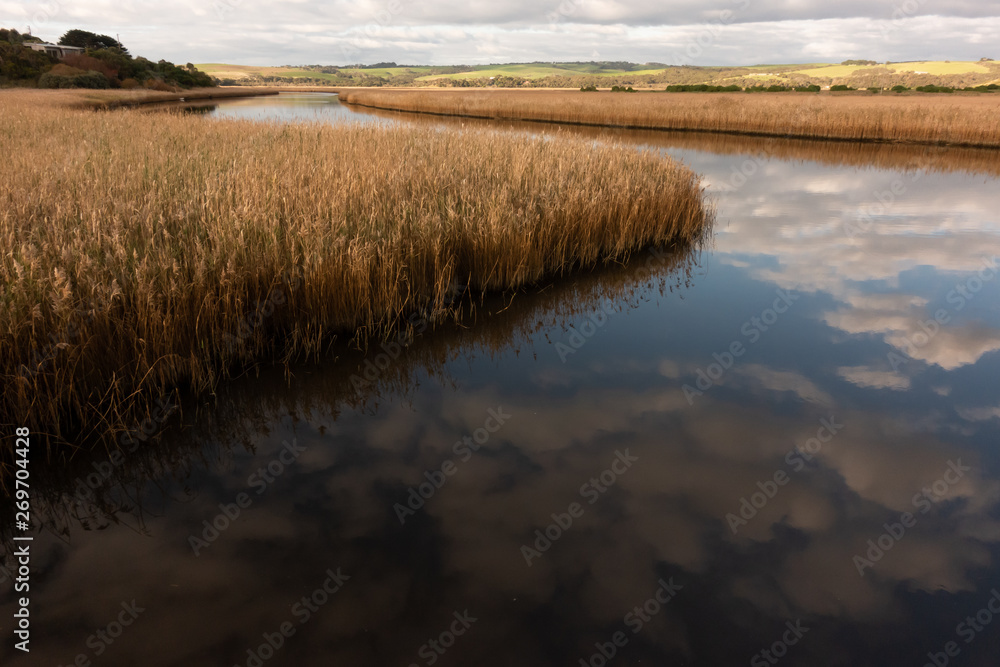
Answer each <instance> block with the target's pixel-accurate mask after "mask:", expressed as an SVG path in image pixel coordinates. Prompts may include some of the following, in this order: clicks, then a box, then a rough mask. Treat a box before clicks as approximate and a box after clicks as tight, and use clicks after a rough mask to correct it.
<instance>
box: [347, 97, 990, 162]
mask: <svg viewBox="0 0 1000 667" xmlns="http://www.w3.org/2000/svg"><path fill="white" fill-rule="evenodd" d="M945 97H946V96H903V97H897V96H891V97H889V96H886V97H882V96H872V95H863V96H858V95H783V94H782V95H779V94H774V95H770V94H764V93H761V94H756V95H747V94H745V93H731V94H730V93H717V94H713V95H703V94H699V93H672V94H669V95H667V94H654V93H645V94H641V95H628V96H620V95H607V94H596V95H581V94H580V93H578V92H576V91H450V90H449V91H408V90H375V89H364V90H344V91H341V93H340V98H341V99H342V100H343V101H345V102H347V103H350V104H359V105H364V106H368V107H373V108H379V109H394V110H398V111H418V112H423V113H435V114H445V115H459V116H470V117H477V118H501V119H510V120H536V121H547V122H560V123H576V124H582V125H603V126H611V127H629V128H635V129H658V130H698V131H707V132H723V133H731V134H747V135H764V136H784V137H795V138H816V139H836V140H847V141H878V142H904V143H927V144H942V145H958V146H985V147H993V148H996V147H1000V98H998V97H995V96H992V95H961V96H954V97H952V96H947V99H946V98H945Z"/></svg>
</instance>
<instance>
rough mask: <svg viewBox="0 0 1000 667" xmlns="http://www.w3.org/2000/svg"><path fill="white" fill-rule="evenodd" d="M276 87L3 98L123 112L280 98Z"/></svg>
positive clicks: (23, 93) (21, 93) (33, 93)
mask: <svg viewBox="0 0 1000 667" xmlns="http://www.w3.org/2000/svg"><path fill="white" fill-rule="evenodd" d="M279 92H280V91H279V90H277V89H274V88H246V87H243V88H194V89H192V90H183V91H180V92H176V93H174V92H166V91H156V90H45V91H38V90H13V89H12V90H7V91H6V92H4V91H0V95H2V96H4V97H8V98H9V100H10V101H12V102H13V103H17V104H33V105H38V106H45V107H64V108H69V109H123V108H128V107H137V106H144V105H147V104H160V103H163V102H178V101H181V100H184V101H191V100H221V99H226V98H231V97H259V96H261V95H277V94H278V93H279Z"/></svg>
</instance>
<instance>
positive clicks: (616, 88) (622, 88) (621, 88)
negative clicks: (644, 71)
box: [611, 86, 635, 93]
mask: <svg viewBox="0 0 1000 667" xmlns="http://www.w3.org/2000/svg"><path fill="white" fill-rule="evenodd" d="M611 92H612V93H634V92H635V90H633V89H632V86H629V87H628V88H626V87H625V86H611Z"/></svg>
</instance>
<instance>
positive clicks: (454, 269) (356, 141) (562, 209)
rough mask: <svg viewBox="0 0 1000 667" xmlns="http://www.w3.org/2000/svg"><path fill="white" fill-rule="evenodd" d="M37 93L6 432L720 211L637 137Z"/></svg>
mask: <svg viewBox="0 0 1000 667" xmlns="http://www.w3.org/2000/svg"><path fill="white" fill-rule="evenodd" d="M43 95H44V93H38V92H33V93H27V92H26V93H3V94H2V95H0V116H2V117H3V118H4V124H3V126H2V127H0V148H2V153H3V155H4V156H5V159H4V160H3V161H0V182H2V183H4V189H3V191H2V193H0V243H2V247H3V248H4V251H3V253H2V255H0V374H2V382H0V429H3V430H9V428H10V427H12V426H15V425H16V426H29V427H31V428H32V430H33V432H41V433H49V434H52V435H54V436H60V437H68V436H71V435H73V434H75V433H79V432H80V430H81V429H94V430H96V431H99V432H101V433H102V434H113V433H114V432H115V431H116V430H118V429H122V428H127V427H129V426H132V425H134V424H135V423H137V421H139V420H141V419H142V418H143V417H144V416H146V415H147V414H148V413H149V410H150V407H151V405H152V403H153V400H154V398H155V397H158V396H162V395H163V394H164V393H167V392H170V391H172V390H173V389H175V388H176V387H186V388H189V389H190V390H193V391H194V392H207V391H211V390H212V388H213V387H214V386H215V384H216V383H217V382H218V380H219V379H220V378H221V377H223V376H224V375H225V374H226V372H227V371H228V370H230V369H232V368H234V367H237V366H239V365H241V364H246V363H252V362H254V361H256V360H259V359H261V358H266V357H272V356H274V355H279V356H285V357H291V356H295V355H303V354H312V353H316V352H318V351H319V350H321V349H322V348H323V346H324V344H325V342H328V341H329V340H330V336H331V335H332V334H346V335H348V336H353V335H358V336H359V338H360V339H361V340H365V339H366V338H369V337H373V336H379V335H381V334H383V333H384V332H386V331H387V330H388V329H389V328H390V327H391V326H393V324H394V323H396V322H398V321H399V320H400V318H403V317H405V316H406V314H407V313H409V312H412V311H415V310H417V309H425V308H430V309H434V308H435V307H440V306H441V305H442V304H444V303H445V301H446V299H447V297H448V295H449V293H450V292H451V291H452V290H453V289H454V287H455V285H469V286H471V287H472V288H474V289H475V290H479V291H487V290H502V289H507V288H511V287H515V286H518V285H524V284H529V283H532V282H533V281H538V280H540V279H541V278H543V277H545V276H548V275H552V274H560V273H564V272H566V271H569V270H571V269H572V268H574V267H577V266H580V265H593V264H596V263H599V262H601V261H604V260H612V259H614V260H620V259H623V258H625V257H627V256H628V255H629V254H630V253H632V252H634V251H635V250H636V249H638V248H640V247H642V246H647V245H650V244H669V243H674V244H691V243H695V242H697V240H698V239H699V238H701V236H702V234H703V233H704V231H705V229H706V224H707V223H708V221H709V216H708V214H707V213H706V210H705V208H704V207H703V204H702V197H701V189H700V186H699V182H698V179H697V177H696V176H695V175H694V174H693V173H692V172H691V171H690V170H688V169H687V168H685V167H683V166H680V165H678V164H676V163H674V162H672V161H670V160H669V159H665V158H663V157H661V156H659V155H656V154H652V153H641V152H637V151H635V150H633V149H631V148H621V147H614V146H595V145H591V144H587V143H585V142H580V141H573V140H564V139H559V138H551V137H550V138H541V137H535V138H532V137H525V136H515V135H501V134H495V133H486V132H459V133H453V132H440V131H435V130H432V129H415V128H404V127H391V128H382V127H364V126H341V127H334V126H331V125H325V124H319V123H316V124H298V125H282V124H277V123H257V122H251V121H236V120H225V121H219V120H214V119H206V118H200V117H191V116H182V115H177V114H149V113H136V112H132V111H127V110H126V111H111V112H100V113H97V112H92V111H80V110H73V109H69V108H65V107H57V106H51V105H47V104H43V103H41V101H43V100H44V99H46V98H44V97H42V96H43ZM55 95H56V97H53V98H47V99H61V100H64V101H65V100H66V99H67V98H66V97H65V96H59V95H58V94H55Z"/></svg>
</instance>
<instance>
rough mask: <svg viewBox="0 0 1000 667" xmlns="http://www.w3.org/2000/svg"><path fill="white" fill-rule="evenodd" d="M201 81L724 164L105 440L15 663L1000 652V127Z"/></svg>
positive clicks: (984, 659)
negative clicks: (425, 108)
mask: <svg viewBox="0 0 1000 667" xmlns="http://www.w3.org/2000/svg"><path fill="white" fill-rule="evenodd" d="M200 110H201V111H202V112H204V113H202V114H201V117H197V118H194V117H193V118H192V122H215V119H216V118H220V117H222V118H226V117H242V118H248V117H249V118H262V119H269V120H280V121H285V122H295V121H302V120H322V121H324V122H334V123H341V122H362V123H371V122H376V123H391V122H401V123H417V124H422V125H432V126H435V127H440V128H442V129H443V130H447V131H453V130H462V129H464V128H483V127H491V128H494V129H496V130H497V131H513V132H522V131H530V132H546V133H554V134H558V135H570V136H579V138H580V140H588V141H619V142H623V143H625V144H627V145H633V146H637V147H641V148H646V149H649V150H654V151H660V152H662V153H664V154H666V155H669V156H670V157H672V158H675V159H677V160H680V161H682V162H684V163H686V164H688V165H689V166H690V167H691V168H693V169H694V170H695V171H697V172H698V173H700V174H702V177H703V180H704V185H705V187H706V189H707V196H708V197H709V198H710V199H711V200H712V201H713V202H714V205H715V206H716V209H717V222H716V224H715V228H714V230H713V234H712V238H711V239H710V241H709V242H708V243H707V244H706V246H705V247H704V248H703V249H700V250H695V251H690V252H688V253H685V254H680V255H670V254H666V255H664V254H658V253H650V252H646V253H642V254H640V255H638V256H636V257H635V258H634V259H633V260H632V261H631V262H629V263H628V264H627V265H624V266H613V267H606V268H602V269H599V270H595V271H590V272H583V273H580V274H577V275H574V276H571V277H568V278H565V279H559V280H554V281H551V283H547V284H545V285H541V286H538V287H537V288H533V289H531V290H526V291H522V292H519V293H517V294H514V295H507V296H497V297H495V298H491V299H487V300H486V301H484V302H482V303H479V302H477V303H476V304H475V307H474V308H472V309H470V312H468V313H467V314H466V317H464V318H463V319H462V321H461V322H437V321H436V319H435V318H434V317H433V314H423V315H420V314H418V316H419V317H418V319H416V320H415V322H416V323H417V324H418V326H417V328H416V329H417V332H418V335H417V336H415V337H414V338H412V339H398V340H397V339H393V340H391V341H389V342H387V343H386V344H384V345H383V346H381V347H377V348H373V349H370V350H368V351H367V352H366V353H365V352H361V351H357V350H352V349H350V348H349V347H347V346H346V345H345V346H338V347H335V348H334V351H333V353H331V355H330V358H329V359H328V360H327V361H324V362H322V363H314V364H308V365H298V366H293V367H291V368H290V369H288V370H287V371H286V369H285V368H284V367H271V366H262V367H261V368H259V369H257V370H256V371H254V372H250V373H247V374H245V375H243V376H242V377H239V378H236V379H234V380H232V381H231V382H228V383H226V384H225V385H224V386H223V387H222V388H221V389H220V391H219V393H218V394H217V395H216V396H215V397H210V398H209V399H208V400H207V401H205V402H204V403H203V404H202V405H200V406H194V407H186V408H185V410H184V413H183V416H181V417H178V416H176V415H175V416H174V417H173V418H171V419H169V420H167V421H166V424H165V427H163V429H162V433H160V434H159V435H160V437H158V438H153V439H151V440H150V441H149V442H148V443H146V442H143V443H142V446H141V447H136V448H134V451H130V450H126V451H125V452H124V454H123V455H122V456H120V457H119V458H117V459H112V460H109V459H108V458H107V457H104V458H97V459H87V460H85V461H83V462H81V463H80V464H79V465H78V466H77V468H75V469H72V470H69V471H67V472H66V473H65V475H64V477H63V478H61V479H60V480H57V482H53V483H51V484H50V485H49V486H48V487H47V489H46V491H45V492H44V493H43V492H39V493H40V495H39V497H37V498H36V499H35V500H34V501H33V502H34V503H35V504H36V508H35V512H36V514H40V515H41V516H43V517H45V520H46V523H45V525H44V527H42V528H41V529H40V531H39V533H38V534H37V536H36V537H35V540H34V542H33V544H32V564H33V568H34V572H33V575H32V576H33V579H32V597H31V605H32V607H31V614H32V631H33V635H32V652H31V654H30V656H24V655H22V654H20V652H16V651H14V650H13V649H12V647H11V643H10V642H5V643H4V645H3V646H2V648H0V657H2V662H3V664H5V665H7V664H10V665H21V664H25V665H70V664H85V662H84V661H89V662H87V663H86V664H94V665H145V666H150V667H153V666H167V665H185V666H192V667H194V666H201V665H205V666H214V667H218V666H225V667H229V666H230V665H242V666H245V667H253V666H255V665H256V666H257V667H261V665H268V666H271V665H295V666H311V665H398V666H401V667H406V666H408V665H434V664H438V665H456V666H457V665H518V666H522V665H567V666H577V665H591V666H593V667H601V666H602V665H605V664H607V665H636V664H642V665H647V664H648V665H705V666H712V667H715V666H720V665H746V664H750V665H752V666H758V665H773V664H779V663H780V664H782V665H810V666H827V665H829V666H833V665H845V666H846V665H851V666H855V667H860V666H867V665H871V666H873V667H886V666H894V665H912V666H914V667H920V666H921V665H924V664H936V665H938V666H939V667H940V666H942V665H945V664H953V665H963V666H968V667H973V666H979V665H995V664H996V656H998V655H1000V615H998V614H1000V592H998V591H1000V450H998V446H997V445H998V443H1000V438H998V436H1000V382H998V380H997V378H998V377H1000V353H998V351H1000V280H997V275H998V272H1000V265H998V256H1000V236H998V232H1000V183H998V176H1000V160H998V159H997V157H996V153H995V152H990V151H975V150H955V149H951V150H944V149H933V148H927V147H912V146H911V147H903V146H876V145H855V144H847V143H824V142H809V141H792V140H786V139H750V138H741V137H728V136H722V135H704V134H696V133H667V132H628V131H621V130H601V129H593V128H591V129H587V128H566V127H559V126H555V125H545V124H513V123H489V122H484V121H470V120H461V119H448V118H440V117H429V116H417V115H406V114H398V113H388V112H374V111H371V110H364V109H354V108H350V107H347V106H345V105H343V104H341V103H339V102H338V101H337V99H336V97H334V96H332V95H326V94H306V93H289V94H282V95H280V96H277V97H259V98H250V99H239V100H227V101H221V102H218V103H213V104H205V105H200ZM147 426H148V428H147V431H149V432H155V431H159V430H160V429H161V426H160V425H159V424H150V425H147ZM137 428H139V426H138V425H137ZM95 486H96V487H97V490H96V491H95V490H94V488H93V487H95ZM11 564H12V561H8V566H10V565H11ZM0 586H2V590H4V591H5V593H6V592H7V591H9V590H10V587H11V584H10V582H9V581H6V582H4V583H3V584H0ZM0 607H2V609H3V612H4V613H3V618H4V619H6V620H4V621H0V627H4V628H5V633H4V634H6V635H8V636H9V635H10V632H7V631H6V628H9V627H10V619H11V614H10V613H8V611H10V612H11V613H13V609H14V607H13V603H12V602H11V597H10V596H8V595H6V594H5V596H4V599H3V604H2V605H0ZM80 656H82V657H80ZM74 661H78V662H74Z"/></svg>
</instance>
